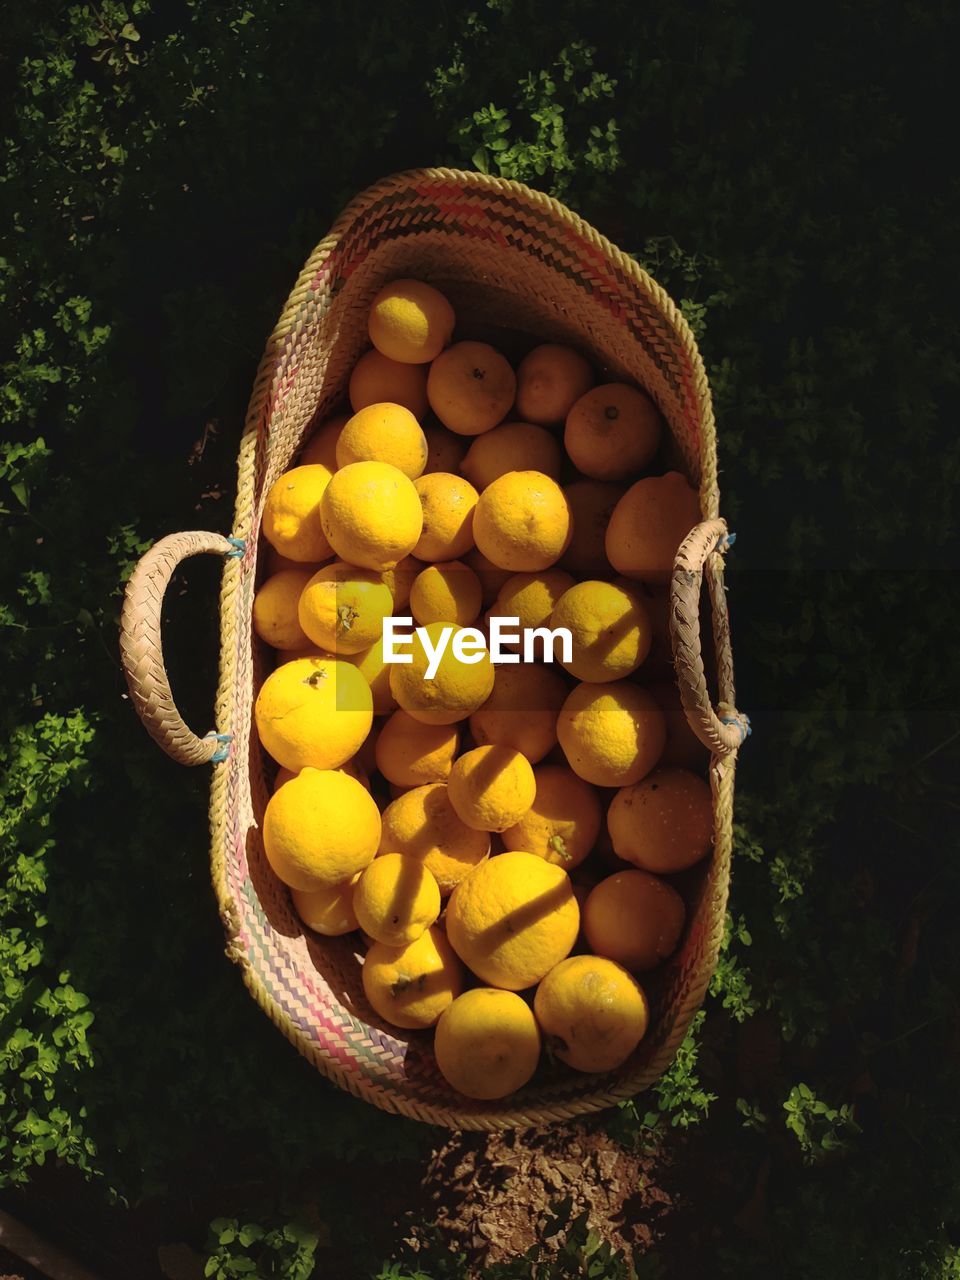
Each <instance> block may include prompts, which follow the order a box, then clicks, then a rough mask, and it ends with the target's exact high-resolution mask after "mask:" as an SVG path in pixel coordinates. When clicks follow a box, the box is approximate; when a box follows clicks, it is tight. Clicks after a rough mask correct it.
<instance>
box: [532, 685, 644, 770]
mask: <svg viewBox="0 0 960 1280" xmlns="http://www.w3.org/2000/svg"><path fill="white" fill-rule="evenodd" d="M557 737H558V739H559V741H560V746H561V747H562V748H563V754H564V755H565V756H566V757H567V763H568V764H569V765H570V768H571V769H572V770H573V771H574V773H576V774H578V775H579V776H580V777H581V778H583V779H584V780H585V781H586V782H592V783H593V784H594V785H595V786H598V787H625V786H629V784H630V783H632V782H639V781H640V779H641V778H643V777H645V776H646V775H647V774H648V773H649V772H650V770H651V769H652V768H653V767H654V765H655V764H656V763H657V761H658V760H659V759H660V756H661V755H662V753H663V747H664V743H665V742H666V737H667V729H666V724H665V722H664V719H663V712H662V711H661V710H660V708H659V707H658V706H657V704H656V702H654V700H653V698H651V696H650V694H649V693H647V691H646V690H645V689H641V688H640V687H639V686H638V685H635V684H630V683H629V682H628V681H626V680H615V681H612V682H611V683H609V684H578V685H577V687H576V688H575V689H574V690H573V691H572V692H571V693H570V694H569V695H568V696H567V700H566V702H564V704H563V707H562V709H561V711H560V717H559V719H558V720H557Z"/></svg>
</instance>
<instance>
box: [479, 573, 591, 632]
mask: <svg viewBox="0 0 960 1280" xmlns="http://www.w3.org/2000/svg"><path fill="white" fill-rule="evenodd" d="M573 585H574V583H573V578H572V577H571V576H570V574H569V573H566V572H564V570H563V569H547V570H545V571H544V572H543V573H515V574H514V575H513V576H512V577H510V578H508V579H507V581H506V582H505V583H504V584H503V586H502V587H501V588H500V594H499V595H498V596H497V599H496V602H495V604H494V607H493V609H492V610H491V612H494V613H498V614H499V615H500V616H501V617H502V618H519V620H520V628H521V630H523V629H524V628H529V627H542V626H543V625H544V624H545V623H547V622H549V621H550V615H551V614H552V613H553V611H554V609H555V608H556V606H557V604H558V602H559V600H560V597H561V596H562V595H563V594H564V592H565V591H569V590H570V588H571V587H572V586H573Z"/></svg>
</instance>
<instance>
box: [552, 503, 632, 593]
mask: <svg viewBox="0 0 960 1280" xmlns="http://www.w3.org/2000/svg"><path fill="white" fill-rule="evenodd" d="M563 492H564V493H565V494H566V495H567V501H568V502H569V503H570V514H571V516H572V518H573V537H572V538H571V539H570V545H569V547H567V549H566V551H565V552H564V553H563V559H562V560H561V561H560V563H561V564H562V565H563V567H564V569H568V570H569V571H570V572H571V573H572V574H573V576H574V577H575V578H577V579H579V580H581V581H583V580H585V579H587V578H604V577H608V576H610V575H612V573H613V570H612V569H611V567H610V562H609V561H608V560H607V552H606V545H605V541H606V536H607V525H608V524H609V523H610V517H611V515H613V509H614V507H615V506H616V505H617V503H618V502H619V501H620V499H621V498H622V497H623V494H624V490H623V488H622V487H621V486H620V485H618V484H604V482H603V481H602V480H577V481H575V482H574V483H573V484H568V485H567V486H566V488H565V489H564V491H563Z"/></svg>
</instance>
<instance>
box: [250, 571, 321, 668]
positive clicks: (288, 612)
mask: <svg viewBox="0 0 960 1280" xmlns="http://www.w3.org/2000/svg"><path fill="white" fill-rule="evenodd" d="M312 577H313V574H312V572H311V571H310V569H282V570H281V571H280V572H279V573H275V574H274V575H273V576H272V577H271V578H267V580H266V581H265V582H264V583H263V584H262V586H261V587H260V588H259V590H258V591H257V594H256V595H255V596H254V597H253V629H254V631H255V632H256V633H257V635H258V636H259V637H260V639H261V640H263V641H265V643H267V644H269V645H272V646H273V648H274V649H302V648H303V647H304V646H305V645H308V644H309V643H310V640H309V637H308V636H307V634H306V632H305V631H304V629H303V627H301V625H300V619H299V617H298V615H297V606H298V604H299V603H300V595H301V593H302V591H303V589H304V587H305V586H306V585H307V583H308V582H309V581H310V579H311V578H312Z"/></svg>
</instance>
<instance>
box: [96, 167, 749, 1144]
mask: <svg viewBox="0 0 960 1280" xmlns="http://www.w3.org/2000/svg"><path fill="white" fill-rule="evenodd" d="M401 276H404V277H415V278H417V279H421V280H427V281H430V282H431V283H433V284H436V285H437V286H438V287H439V288H440V289H441V290H443V292H444V293H445V294H446V295H447V296H448V297H449V298H450V300H451V302H452V303H453V306H454V308H455V310H456V311H457V314H458V315H460V316H462V317H470V319H471V321H473V322H475V323H476V324H477V325H479V326H483V325H485V324H486V325H498V326H503V325H504V324H509V326H510V327H511V329H512V330H515V331H520V332H523V333H525V334H527V335H529V336H530V337H531V338H536V339H540V340H547V341H553V342H561V343H567V344H570V345H572V346H575V347H577V348H579V349H580V350H582V351H583V352H584V353H585V354H586V355H587V356H588V358H589V359H591V360H592V362H593V363H594V365H595V366H596V367H598V368H599V369H600V370H601V371H602V373H603V375H604V376H605V377H606V378H607V379H608V380H624V381H631V382H636V383H638V384H640V385H641V386H643V387H645V388H646V389H647V391H648V392H649V393H650V394H651V395H652V396H653V397H654V398H655V400H656V401H657V403H658V405H659V407H660V409H661V411H662V413H663V415H664V417H665V419H666V422H667V424H668V427H669V432H670V436H671V437H672V445H671V447H672V449H673V457H671V459H670V462H671V465H672V466H674V467H677V468H679V469H681V470H682V471H684V472H685V474H686V475H687V477H688V478H689V480H690V481H691V483H692V484H693V485H694V486H695V487H697V488H698V489H699V493H700V503H701V512H702V517H703V523H702V524H699V525H698V526H697V527H696V528H695V529H694V530H693V532H692V533H691V534H690V536H689V537H688V538H687V539H686V541H685V542H684V544H683V546H682V547H681V548H680V551H679V553H678V556H677V561H676V566H675V570H674V574H673V581H672V587H671V603H670V624H671V634H672V639H673V646H674V659H675V666H676V670H677V678H678V682H679V685H680V690H681V696H682V699H683V703H684V707H685V710H686V713H687V717H688V719H689V721H690V723H691V725H692V727H693V728H694V730H695V731H696V733H697V734H698V736H699V737H700V738H701V739H702V740H703V742H704V743H706V744H707V746H708V747H709V748H710V750H711V753H712V754H711V765H710V782H711V790H712V794H713V802H714V815H715V842H714V847H713V853H712V856H711V858H710V859H709V860H708V861H707V862H706V863H705V864H704V865H703V866H702V867H701V868H699V869H698V871H697V872H695V873H693V874H692V875H691V876H689V877H688V879H689V883H687V884H685V885H684V888H683V892H684V893H685V895H686V898H687V905H688V924H687V928H686V931H685V935H684V938H683V941H682V945H681V947H680V949H679V951H678V952H677V953H676V955H675V956H674V957H673V958H672V959H671V960H670V961H669V962H668V963H667V964H666V965H665V966H663V968H662V970H661V971H660V972H659V973H658V974H657V976H656V979H655V980H654V981H653V982H651V983H645V985H646V986H647V987H648V993H649V995H650V998H651V1005H652V1012H653V1018H652V1022H651V1027H650V1030H649V1031H648V1033H647V1036H646V1038H645V1039H644V1041H643V1042H642V1043H641V1045H640V1046H639V1048H638V1049H637V1051H636V1052H635V1053H634V1055H633V1057H632V1058H631V1059H630V1060H629V1061H628V1062H627V1063H626V1064H625V1065H624V1066H623V1067H622V1068H621V1069H620V1070H619V1071H616V1072H611V1073H609V1074H606V1075H583V1074H579V1073H577V1072H575V1071H572V1070H570V1069H567V1068H565V1067H563V1066H562V1065H560V1064H557V1063H554V1064H550V1063H546V1062H545V1063H544V1064H543V1065H542V1066H541V1068H540V1069H539V1071H538V1073H537V1075H536V1076H535V1077H534V1079H533V1080H532V1081H531V1083H530V1084H529V1085H527V1086H526V1087H525V1088H523V1089H522V1090H520V1091H519V1092H517V1093H515V1094H513V1095H512V1096H511V1097H509V1098H507V1099H505V1100H504V1101H502V1102H491V1103H483V1102H473V1101H470V1100H468V1099H466V1098H464V1097H463V1096H462V1095H460V1094H458V1093H456V1092H455V1091H454V1090H452V1089H451V1088H450V1087H449V1086H448V1085H447V1084H446V1083H445V1081H444V1080H443V1078H442V1077H441V1076H440V1074H439V1072H438V1070H437V1068H436V1065H435V1063H434V1060H433V1056H432V1052H431V1048H430V1034H429V1033H427V1032H413V1033H404V1032H402V1031H399V1030H397V1029H396V1028H395V1027H392V1026H390V1025H388V1024H386V1023H384V1022H383V1021H382V1020H381V1019H379V1018H378V1016H377V1015H376V1014H375V1013H374V1012H373V1011H372V1010H371V1009H370V1007H369V1006H368V1004H367V1003H366V1000H365V999H364V995H363V989H362V986H361V982H360V965H359V964H358V961H357V956H356V955H355V944H354V943H353V941H352V940H351V939H350V938H349V937H346V938H320V937H318V936H315V935H313V934H312V933H310V932H309V931H306V932H305V931H304V929H303V928H302V927H301V925H300V923H299V921H298V919H297V917H296V915H295V914H294V912H293V909H292V906H291V903H290V898H289V895H288V892H287V890H286V889H285V887H284V886H283V885H282V884H281V883H280V882H279V881H278V880H277V879H276V878H275V877H274V875H273V873H272V871H271V870H270V868H269V866H268V865H267V863H266V860H265V858H264V854H263V847H262V843H261V837H260V828H261V822H262V818H263V812H264V808H265V806H266V803H267V799H268V796H269V793H270V782H269V778H270V776H271V774H270V773H268V772H267V770H268V768H269V766H268V764H267V762H266V761H265V759H264V756H263V754H262V752H261V749H260V747H259V744H258V742H257V738H256V731H255V729H254V727H253V725H252V708H253V701H254V698H255V696H256V692H257V689H258V688H259V686H260V683H261V681H262V680H263V679H264V678H265V676H266V675H267V674H268V672H269V669H270V666H269V657H268V655H267V654H266V653H265V652H264V651H263V648H262V646H261V645H260V644H259V642H258V641H257V640H256V639H255V637H254V636H253V634H252V631H251V606H252V600H253V594H254V587H255V582H256V580H257V560H258V539H259V533H260V520H261V514H262V510H263V502H264V497H265V495H266V493H267V491H268V490H269V488H270V486H271V484H272V483H273V481H274V480H275V479H276V478H277V476H278V475H280V473H281V472H283V471H284V470H286V469H287V468H288V467H290V465H291V464H292V462H293V460H294V457H295V455H296V453H297V450H298V449H299V447H300V445H301V444H302V443H303V441H304V439H305V438H306V436H307V435H308V434H309V432H310V430H311V429H312V427H313V426H314V425H315V424H316V423H317V422H318V421H319V420H320V419H322V418H323V417H325V416H326V415H327V414H329V413H330V412H332V411H333V410H334V409H337V408H339V407H340V405H341V404H342V403H343V401H344V399H345V392H346V387H347V381H348V378H349V375H350V371H351V369H352V367H353V365H354V363H355V362H356V360H357V358H358V357H359V356H360V354H361V352H362V351H363V350H364V349H365V346H366V343H367V327H366V321H367V312H368V309H369V305H370V302H371V300H372V298H373V297H374V295H375V294H376V293H377V291H378V290H379V289H380V287H381V286H382V285H383V284H384V283H385V282H386V281H388V280H391V279H394V278H397V277H401ZM727 545H728V537H727V532H726V526H725V524H724V523H723V521H722V520H720V519H719V493H718V489H717V461H716V442H715V435H714V420H713V413H712V410H711V405H710V393H709V389H708V386H707V380H706V376H705V373H704V369H703V364H702V362H701V359H700V355H699V353H698V351H697V348H696V345H695V343H694V340H693V337H692V335H691V333H690V330H689V329H688V327H687V325H686V323H685V321H684V320H683V318H682V316H681V315H680V314H679V312H678V311H677V309H676V307H675V306H674V304H673V303H672V302H671V300H670V299H669V298H668V297H667V295H666V294H665V293H664V292H663V290H662V289H661V288H659V287H658V285H656V284H655V283H654V282H653V281H652V280H651V279H650V277H649V276H647V275H646V274H645V272H643V271H642V270H641V269H640V268H639V267H638V266H637V265H636V263H635V262H634V261H632V259H630V258H629V257H627V256H626V255H625V254H623V253H621V252H620V251H619V250H618V249H616V248H615V247H614V246H613V245H612V244H610V243H609V242H608V241H607V240H605V239H604V238H603V237H602V236H601V235H598V233H597V232H596V231H594V230H593V228H592V227H590V226H588V225H587V224H586V223H584V222H583V221H581V219H580V218H578V217H576V216H575V215H574V214H573V213H571V212H570V211H569V210H568V209H566V208H565V207H564V206H563V205H561V204H559V203H558V202H557V201H556V200H552V199H550V198H548V197H547V196H545V195H542V194H540V193H539V192H536V191H531V190H529V189H528V188H527V187H524V186H521V185H519V184H518V183H514V182H506V181H503V180H501V179H497V178H491V177H486V176H484V175H482V174H479V173H461V172H456V171H453V170H448V169H424V170H418V171H414V172H409V173H401V174H397V175H396V176H394V177H392V178H387V179H385V180H384V181H382V182H380V183H378V184H377V185H376V186H374V187H371V188H370V189H369V190H368V191H366V192H364V193H363V194H362V195H360V196H358V197H357V198H356V199H355V200H354V201H353V203H352V204H351V205H350V206H349V207H348V208H347V209H346V210H345V212H344V213H343V214H342V215H341V216H340V218H339V220H338V221H337V222H336V224H335V225H334V227H333V229H332V230H331V232H330V234H329V235H328V236H327V237H326V238H325V239H324V240H322V241H321V243H320V244H319V245H318V246H317V248H316V249H315V250H314V252H313V253H312V254H311V255H310V258H309V260H308V262H307V264H306V266H305V267H304V269H303V271H302V272H301V274H300V278H299V279H298V280H297V283H296V285H295V287H294V289H293V292H292V293H291V294H290V297H289V300H288V301H287V304H286V306H285V307H284V310H283V315H282V316H281V318H280V323H279V324H278V325H277V328H276V330H275V331H274V333H273V335H272V336H271V338H270V340H269V342H268V343H267V349H266V352H265V354H264V357H263V360H262V361H261V364H260V367H259V371H258V373H257V378H256V383H255V385H254V389H253V396H252V399H251V401H250V409H249V413H248V416H247V420H246V427H245V429H244V433H243V438H242V440H241V442H240V456H239V483H238V492H237V505H236V516H235V522H234V527H233V538H232V539H228V538H225V537H222V536H221V535H220V534H214V533H182V534H175V535H173V536H172V537H168V538H164V539H163V540H162V541H160V542H159V543H157V545H156V546H155V547H153V548H152V549H151V550H150V551H149V552H148V553H147V554H146V555H145V556H144V558H143V559H142V560H141V562H140V564H139V565H138V567H137V569H136V570H135V572H134V574H133V576H132V577H131V579H130V582H129V584H128V589H127V596H126V602H125V606H124V612H123V619H122V635H121V650H122V655H123V661H124V666H125V669H126V672H127V676H128V681H129V685H130V691H131V696H132V698H133V701H134V705H135V706H136V709H137V711H138V712H139V714H140V716H141V717H142V719H143V720H144V722H145V724H146V727H147V729H148V730H149V732H150V733H151V735H152V736H153V737H154V738H155V739H156V741H157V742H158V743H159V744H160V746H162V747H163V748H164V750H166V751H167V752H168V753H169V754H170V755H172V756H173V757H174V758H175V759H177V760H180V761H182V762H183V763H184V764H203V763H205V762H208V761H213V762H214V764H215V768H214V771H213V783H212V788H211V803H210V823H211V833H212V849H211V861H212V876H213V884H214V889H215V891H216V895H217V901H218V903H219V907H220V913H221V915H222V918H223V923H224V926H225V928H226V932H227V938H228V944H227V951H228V954H229V956H230V957H231V959H233V960H234V961H235V962H236V963H237V964H238V965H239V966H240V969H241V971H242V973H243V977H244V981H245V982H246V984H247V986H248V988H249V990H250V992H251V994H252V995H253V996H254V998H255V999H256V1000H257V1002H258V1004H260V1006H261V1007H262V1008H263V1010H264V1011H265V1012H266V1013H267V1014H269V1016H270V1017H271V1018H272V1019H273V1021H274V1022H275V1023H276V1024H277V1026H278V1027H279V1028H280V1029H281V1031H282V1032H283V1033H284V1035H285V1036H286V1037H287V1038H288V1039H289V1040H290V1041H291V1043H292V1044H294V1045H295V1046H296V1048H297V1049H298V1050H299V1051H300V1053H302V1054H303V1055H304V1056H305V1057H307V1058H308V1059H309V1060H310V1061H311V1062H313V1063H314V1065H315V1066H317V1067H318V1068H319V1069H320V1070H321V1071H322V1072H323V1073H324V1075H326V1076H328V1077H329V1078H330V1079H331V1080H333V1081H335V1082H336V1083H337V1084H338V1085H340V1086H341V1087H342V1088H344V1089H348V1090H349V1091H350V1092H351V1093H353V1094H356V1095H357V1096H359V1097H361V1098H365V1099H366V1100H367V1101H368V1102H372V1103H373V1104H374V1105H375V1106H378V1107H381V1108H383V1109H384V1110H385V1111H393V1112H400V1113H403V1114H405V1115H408V1116H413V1117H415V1118H416V1119H418V1120H423V1121H426V1122H429V1123H433V1124H441V1125H448V1126H450V1127H452V1128H464V1129H489V1130H492V1129H502V1128H508V1127H512V1126H522V1125H534V1124H543V1123H546V1122H549V1121H554V1120H563V1119H568V1118H570V1117H572V1116H575V1115H578V1114H580V1113H583V1112H587V1111H595V1110H598V1109H600V1108H602V1107H606V1106H609V1105H611V1104H612V1103H614V1102H616V1101H618V1100H619V1099H623V1098H627V1097H630V1096H632V1095H633V1094H636V1093H637V1092H639V1091H640V1090H641V1089H644V1088H645V1087H646V1086H648V1085H650V1084H651V1083H652V1082H653V1081H654V1080H656V1079H657V1077H658V1076H659V1075H660V1074H661V1072H662V1071H663V1070H664V1069H665V1068H666V1066H667V1065H668V1064H669V1063H670V1061H671V1059H672V1058H673V1056H674V1054H675V1052H676V1049H677V1047H678V1045H679V1044H680V1042H681V1040H682V1039H683V1036H684V1034H685V1032H686V1030H687V1028H688V1026H689V1024H690V1021H691V1019H692V1018H693V1015H694V1013H695V1011H696V1010H697V1008H698V1006H699V1005H700V1003H701V1001H702V999H703V997H704V993H705V991H706V987H707V984H708V982H709V980H710V976H711V974H712V972H713V969H714V966H715V963H716V958H717V952H718V948H719V945H720V939H721V935H722V932H723V923H724V912H725V906H726V901H727V889H728V882H729V873H730V845H731V824H732V810H733V782H734V765H735V760H736V752H737V748H738V747H739V746H740V743H741V741H742V739H743V737H744V735H745V733H746V732H747V722H746V718H745V717H743V716H738V714H737V712H736V711H735V709H734V687H733V667H732V661H731V654H730V643H729V632H728V622H727V611H726V600H725V594H724V587H723V564H722V558H721V554H720V553H721V552H723V551H724V550H726V547H727ZM199 552H216V553H218V554H220V555H223V556H225V557H226V560H225V567H224V574H223V587H222V591H221V598H220V624H221V652H220V684H219V690H218V693H217V702H216V725H217V729H216V733H215V734H208V735H206V737H198V736H196V735H195V734H194V733H192V732H191V730H190V729H189V728H188V727H187V726H186V724H184V722H183V720H182V719H181V717H180V715H179V714H178V712H177V709H176V706H175V704H174V701H173V698H172V695H171V692H170V687H169V684H168V682H167V678H166V673H165V671H164V665H163V656H162V651H161V647H160V610H161V603H162V598H163V593H164V590H165V588H166V586H167V584H168V582H169V580H170V577H171V575H172V574H173V572H174V570H175V568H176V566H177V564H178V563H179V562H180V561H181V560H183V559H184V558H185V557H187V556H192V555H196V554H197V553H199ZM704 579H705V580H706V586H707V592H706V594H705V596H704V600H705V602H706V601H707V600H708V601H709V614H710V619H711V623H712V631H713V648H714V652H715V661H714V662H713V663H712V664H711V667H712V669H711V674H710V689H708V682H707V679H706V677H705V673H704V667H703V662H702V659H701V654H700V617H699V613H700V606H701V596H702V593H701V584H702V582H703V580H704ZM711 692H713V696H714V697H715V700H716V701H715V704H712V702H711ZM714 705H716V707H717V710H714Z"/></svg>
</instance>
